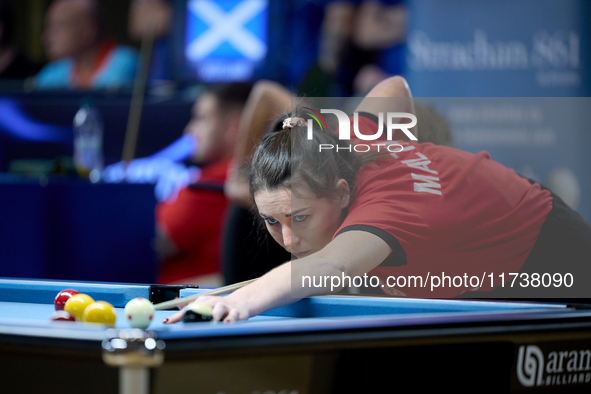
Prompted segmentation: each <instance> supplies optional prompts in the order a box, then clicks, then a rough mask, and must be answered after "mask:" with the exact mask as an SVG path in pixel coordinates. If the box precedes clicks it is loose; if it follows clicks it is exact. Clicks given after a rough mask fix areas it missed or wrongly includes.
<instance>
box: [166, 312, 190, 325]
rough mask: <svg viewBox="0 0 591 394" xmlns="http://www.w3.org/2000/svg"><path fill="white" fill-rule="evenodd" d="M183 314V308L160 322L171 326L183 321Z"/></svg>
mask: <svg viewBox="0 0 591 394" xmlns="http://www.w3.org/2000/svg"><path fill="white" fill-rule="evenodd" d="M184 314H185V308H183V309H181V310H180V311H178V312H176V313H175V314H174V315H171V316H169V317H167V318H166V319H164V320H162V323H164V324H172V323H176V322H178V321H181V320H182V319H183V315H184Z"/></svg>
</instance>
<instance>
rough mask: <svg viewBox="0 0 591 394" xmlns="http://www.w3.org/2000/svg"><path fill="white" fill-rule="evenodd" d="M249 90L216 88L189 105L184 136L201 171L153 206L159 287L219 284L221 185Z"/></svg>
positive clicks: (245, 86)
mask: <svg viewBox="0 0 591 394" xmlns="http://www.w3.org/2000/svg"><path fill="white" fill-rule="evenodd" d="M250 90H251V86H250V85H248V84H244V83H231V84H224V85H219V86H218V87H214V88H212V89H210V90H208V91H207V92H205V93H204V94H203V95H201V97H199V99H198V100H197V101H196V102H195V105H194V107H193V115H192V118H191V121H190V122H189V124H188V125H187V127H186V128H185V134H190V135H193V137H194V138H195V139H196V140H197V149H196V150H195V152H194V154H193V156H192V160H191V161H192V162H194V163H196V164H199V165H200V166H201V177H200V179H199V181H198V182H196V183H194V184H192V185H190V186H189V187H187V188H185V189H182V190H181V191H180V192H179V194H178V198H177V199H176V200H174V201H169V202H163V203H159V204H158V206H157V207H156V222H157V233H158V238H157V250H158V252H159V256H160V260H161V266H160V272H159V277H158V282H159V283H197V282H199V284H200V285H204V286H207V285H220V284H221V276H220V275H219V270H220V251H221V242H220V238H221V232H222V226H223V223H224V220H223V217H224V213H225V211H226V207H227V200H226V197H225V196H224V191H223V186H224V182H225V179H226V174H227V172H228V166H229V163H230V159H231V157H232V154H233V152H234V149H235V144H236V139H237V135H238V131H239V125H240V115H241V112H242V108H243V106H244V104H245V102H246V100H247V98H248V95H249V93H250Z"/></svg>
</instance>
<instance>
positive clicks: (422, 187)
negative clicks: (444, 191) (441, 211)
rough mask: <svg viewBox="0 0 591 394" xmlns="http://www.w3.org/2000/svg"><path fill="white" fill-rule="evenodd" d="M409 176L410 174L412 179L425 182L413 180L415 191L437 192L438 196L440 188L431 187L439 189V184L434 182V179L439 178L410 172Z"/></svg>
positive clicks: (437, 179)
mask: <svg viewBox="0 0 591 394" xmlns="http://www.w3.org/2000/svg"><path fill="white" fill-rule="evenodd" d="M411 176H412V179H416V180H419V181H424V182H425V183H418V182H415V183H414V187H415V192H418V193H433V194H437V195H439V196H440V195H441V191H440V190H433V189H441V185H440V184H439V183H436V182H434V181H439V178H437V177H434V176H427V175H417V174H411Z"/></svg>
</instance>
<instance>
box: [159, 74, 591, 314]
mask: <svg viewBox="0 0 591 394" xmlns="http://www.w3.org/2000/svg"><path fill="white" fill-rule="evenodd" d="M376 97H406V98H408V99H409V100H410V98H411V96H410V91H409V89H408V85H407V84H406V81H405V80H404V79H402V78H400V77H394V78H389V79H387V80H385V81H383V82H382V83H380V84H379V85H378V86H376V87H375V88H374V89H373V90H372V91H371V92H370V93H369V94H368V97H366V99H365V100H363V101H362V102H361V104H360V105H359V106H358V107H357V110H356V112H357V113H358V115H357V116H356V117H357V118H358V119H357V121H355V118H353V117H352V118H351V119H350V122H351V130H354V129H356V130H357V132H358V133H359V134H362V135H363V134H365V136H368V135H374V134H376V130H377V129H379V127H380V125H379V124H378V119H379V118H378V116H377V115H378V114H379V113H386V112H402V111H404V112H406V113H409V112H412V103H411V102H410V101H409V100H406V102H407V103H409V102H410V104H405V106H404V107H400V108H392V100H378V101H376V100H375V99H374V100H372V98H376ZM310 114H311V112H310V109H309V108H302V109H296V110H295V111H292V113H290V114H287V115H284V116H283V117H281V118H280V119H279V120H278V121H276V122H274V123H273V124H272V125H271V126H270V128H269V130H268V131H267V134H266V135H265V136H264V138H263V139H262V141H261V142H260V143H259V144H258V146H257V148H256V152H255V153H254V156H253V159H252V170H251V173H250V194H251V197H252V198H253V200H254V202H255V205H256V210H257V212H258V214H259V216H260V217H261V218H262V220H264V222H265V226H266V228H267V230H268V232H269V233H270V234H271V236H272V237H273V238H274V239H275V240H276V241H277V242H278V243H279V244H280V245H281V246H283V247H284V248H285V249H286V250H287V251H289V252H290V253H291V254H292V255H293V256H294V258H293V259H292V261H289V262H286V263H285V264H283V265H281V266H279V267H277V268H275V269H274V270H272V271H270V272H269V273H268V274H266V275H264V276H262V277H261V278H259V279H258V280H256V281H255V282H254V283H252V284H250V285H248V286H245V287H243V288H241V289H239V290H237V291H235V292H234V293H232V294H230V295H229V296H226V297H201V298H200V301H202V302H205V303H207V304H209V305H210V306H212V307H213V318H214V320H217V321H219V320H223V321H224V322H234V321H236V320H244V319H248V318H249V317H250V316H253V315H257V314H259V313H261V312H263V311H266V310H268V309H272V308H276V307H279V306H282V305H286V304H288V303H291V302H294V301H296V300H298V299H300V298H303V297H306V296H310V295H317V294H326V293H331V292H336V291H340V290H342V289H343V288H345V287H349V286H353V287H361V286H365V287H370V288H375V289H377V290H379V291H381V292H383V293H385V294H388V295H394V296H413V297H457V296H462V295H465V294H470V295H471V296H473V297H478V296H479V295H484V296H486V295H489V294H488V293H489V292H490V293H493V294H494V295H495V296H506V295H512V296H517V297H530V296H533V295H535V296H539V295H543V296H545V297H557V296H560V297H562V296H569V297H583V296H588V287H589V286H588V281H589V279H588V278H589V268H588V267H589V264H588V260H589V255H590V254H591V227H590V226H589V225H588V224H587V223H586V222H585V221H584V220H583V219H582V218H581V217H580V216H579V215H578V214H577V213H576V212H574V211H572V210H570V209H569V208H567V207H566V205H565V204H564V203H563V202H562V200H560V199H559V198H558V197H557V196H555V195H553V194H552V193H551V192H550V191H549V190H547V189H545V188H544V187H542V186H541V185H540V184H538V183H535V182H530V181H529V180H527V179H525V178H523V177H521V176H519V175H518V174H516V173H515V172H514V171H513V170H511V169H509V168H506V167H504V166H503V165H501V164H499V163H497V162H495V161H493V160H491V158H490V156H489V155H488V153H486V152H480V153H478V154H472V153H468V152H463V151H460V150H457V149H453V148H449V147H445V146H436V145H433V144H430V143H423V144H419V143H415V142H412V141H410V142H403V141H396V140H392V139H390V140H378V141H375V143H382V144H383V145H381V148H382V149H381V152H378V151H377V149H373V150H370V151H367V152H365V151H366V149H365V148H364V147H363V146H362V144H358V143H359V142H368V141H360V140H361V139H362V138H361V136H359V135H358V138H359V141H346V140H342V139H339V138H337V134H336V133H335V129H333V128H330V127H328V125H326V124H325V127H322V125H321V122H316V121H315V120H316V119H313V118H314V116H312V115H310ZM316 115H317V114H316ZM309 119H312V120H311V121H309ZM411 119H412V117H411ZM354 123H357V125H358V127H357V128H354V127H353V124H354ZM394 123H396V122H394ZM309 124H311V125H313V128H314V129H313V132H312V133H309V131H308V127H307V125H309ZM345 125H346V121H345ZM341 127H344V126H343V124H341V125H340V126H339V136H340V132H341V131H342V130H341V129H340V128H341ZM418 127H419V129H420V125H418ZM327 129H328V130H327ZM409 134H410V133H409ZM409 136H410V135H409ZM413 139H414V138H413ZM337 145H338V146H340V149H338V150H337V149H334V147H335V146H337ZM330 147H332V149H331V148H330ZM392 147H393V149H391V148H392ZM386 148H387V149H386ZM359 152H361V153H359ZM511 273H518V274H519V276H520V278H519V282H520V284H521V283H524V281H526V280H527V282H528V283H527V285H526V286H523V285H521V286H522V288H521V292H517V293H512V289H511V288H509V285H508V283H509V282H510V280H511V279H512V277H511ZM490 274H492V276H491V277H489V276H488V275H490ZM544 274H548V275H549V277H550V278H551V279H552V281H551V284H552V285H551V286H547V284H548V280H547V278H548V277H544V278H546V280H545V282H544V278H542V276H543V275H544ZM500 275H504V278H505V283H504V286H502V284H501V283H502V282H501V279H500V278H499V276H500ZM536 275H537V276H536ZM556 275H558V276H560V277H561V278H562V279H561V280H562V286H556V283H557V276H556ZM526 276H527V279H525V277H526ZM347 278H349V281H347ZM565 278H566V279H568V281H566V282H565V281H564V280H565ZM573 279H574V280H573ZM555 280H556V281H555ZM573 282H574V283H573ZM362 283H363V285H362ZM543 283H546V285H543ZM493 289H494V290H493ZM513 289H514V288H513ZM498 291H500V293H499V292H498ZM503 291H505V292H503ZM495 292H497V293H495ZM181 315H182V311H181V312H180V313H178V314H176V315H175V316H173V317H171V318H169V319H168V322H169V323H170V322H175V321H178V319H179V318H180V317H181Z"/></svg>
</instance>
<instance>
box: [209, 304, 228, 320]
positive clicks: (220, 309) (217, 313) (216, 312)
mask: <svg viewBox="0 0 591 394" xmlns="http://www.w3.org/2000/svg"><path fill="white" fill-rule="evenodd" d="M227 314H228V307H227V306H226V305H225V304H223V303H221V302H218V303H216V304H215V305H214V307H213V313H212V315H213V321H214V322H218V321H222V320H224V318H225V317H226V315H227Z"/></svg>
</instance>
